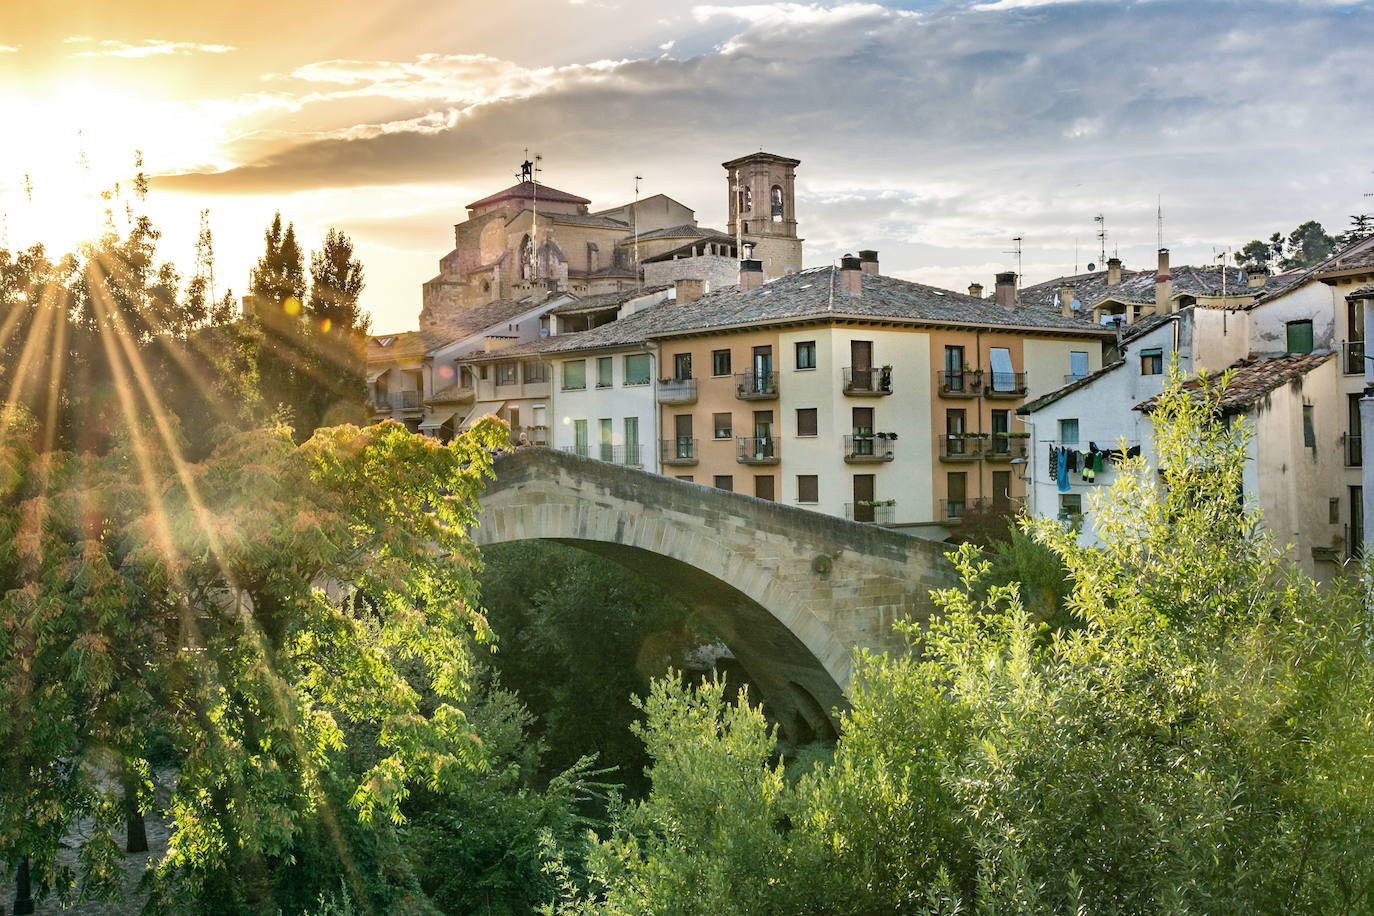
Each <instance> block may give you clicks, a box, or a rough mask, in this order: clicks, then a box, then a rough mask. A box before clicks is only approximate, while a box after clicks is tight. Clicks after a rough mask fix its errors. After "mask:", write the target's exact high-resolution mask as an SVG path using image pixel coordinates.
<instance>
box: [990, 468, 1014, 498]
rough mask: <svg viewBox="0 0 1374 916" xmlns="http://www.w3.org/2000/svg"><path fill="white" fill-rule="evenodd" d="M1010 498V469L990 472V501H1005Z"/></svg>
mask: <svg viewBox="0 0 1374 916" xmlns="http://www.w3.org/2000/svg"><path fill="white" fill-rule="evenodd" d="M1009 499H1011V471H993V472H992V501H993V502H994V503H1005V502H1006V501H1007V500H1009Z"/></svg>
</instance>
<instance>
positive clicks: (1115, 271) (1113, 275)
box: [1107, 258, 1121, 286]
mask: <svg viewBox="0 0 1374 916" xmlns="http://www.w3.org/2000/svg"><path fill="white" fill-rule="evenodd" d="M1120 282H1121V259H1120V258H1108V259H1107V285H1108V286H1116V285H1117V284H1118V283H1120Z"/></svg>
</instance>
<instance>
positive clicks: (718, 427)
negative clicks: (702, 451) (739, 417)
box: [711, 413, 735, 439]
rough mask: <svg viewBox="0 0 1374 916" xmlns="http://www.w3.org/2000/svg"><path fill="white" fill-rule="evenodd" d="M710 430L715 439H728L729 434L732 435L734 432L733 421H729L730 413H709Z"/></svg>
mask: <svg viewBox="0 0 1374 916" xmlns="http://www.w3.org/2000/svg"><path fill="white" fill-rule="evenodd" d="M711 430H712V433H711V435H713V436H714V437H715V438H717V439H729V438H730V437H731V436H733V435H734V434H735V430H734V423H733V422H732V421H731V418H730V414H728V413H713V414H711Z"/></svg>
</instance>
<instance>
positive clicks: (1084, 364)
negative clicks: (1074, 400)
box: [1069, 350, 1088, 378]
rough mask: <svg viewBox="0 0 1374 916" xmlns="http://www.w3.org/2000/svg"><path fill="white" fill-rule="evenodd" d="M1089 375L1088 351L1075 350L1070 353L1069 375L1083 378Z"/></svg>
mask: <svg viewBox="0 0 1374 916" xmlns="http://www.w3.org/2000/svg"><path fill="white" fill-rule="evenodd" d="M1087 374H1088V353H1087V351H1086V350H1073V351H1071V352H1070V353H1069V375H1070V376H1071V377H1073V378H1082V377H1083V376H1085V375H1087Z"/></svg>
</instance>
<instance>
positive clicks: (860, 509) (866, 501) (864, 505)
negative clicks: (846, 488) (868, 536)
mask: <svg viewBox="0 0 1374 916" xmlns="http://www.w3.org/2000/svg"><path fill="white" fill-rule="evenodd" d="M876 491H877V484H876V481H875V477H874V475H873V474H855V475H854V521H856V522H871V521H873V500H874V498H875V493H876Z"/></svg>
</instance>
